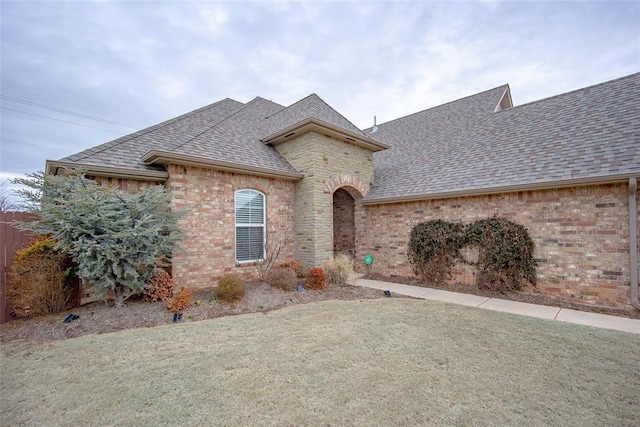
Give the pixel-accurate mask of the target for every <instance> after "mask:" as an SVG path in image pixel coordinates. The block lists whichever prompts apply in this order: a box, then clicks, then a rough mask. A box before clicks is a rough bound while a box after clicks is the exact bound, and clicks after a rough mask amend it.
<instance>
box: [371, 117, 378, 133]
mask: <svg viewBox="0 0 640 427" xmlns="http://www.w3.org/2000/svg"><path fill="white" fill-rule="evenodd" d="M377 131H378V125H376V116H373V129H371V133H374V132H377Z"/></svg>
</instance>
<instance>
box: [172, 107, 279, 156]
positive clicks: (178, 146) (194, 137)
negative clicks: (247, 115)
mask: <svg viewBox="0 0 640 427" xmlns="http://www.w3.org/2000/svg"><path fill="white" fill-rule="evenodd" d="M258 101H266V102H272V101H269V100H268V99H264V98H262V97H260V96H256V97H255V98H253V99H252V100H251V101H249V102H247V103H246V104H243V105H242V107H241V108H238V109H237V110H236V111H234V112H233V113H231V114H229V115H228V116H226V117H225V118H224V119H222V120H218V121H217V122H216V123H214V124H212V125H211V126H209V127H207V128H206V129H204V130H203V131H202V132H200V133H198V134H197V135H194V136H193V137H191V138H189V139H187V140H186V141H184V142H182V143H180V144H178V145H174V146H173V147H171V150H175V149H177V148H180V147H183V146H184V145H185V144H187V143H189V142H191V141H193V140H194V139H196V138H198V137H200V136H201V135H203V134H205V133H207V132H209V131H210V130H211V129H213V128H214V127H216V126H218V125H219V124H221V123H224V122H225V121H227V120H229V119H231V118H232V117H234V116H235V115H237V114H239V113H240V112H241V111H243V110H245V109H246V108H247V107H249V106H250V105H252V104H255V103H256V102H258ZM272 103H273V104H276V103H275V102H272ZM276 105H280V104H276ZM284 108H285V107H283V109H284Z"/></svg>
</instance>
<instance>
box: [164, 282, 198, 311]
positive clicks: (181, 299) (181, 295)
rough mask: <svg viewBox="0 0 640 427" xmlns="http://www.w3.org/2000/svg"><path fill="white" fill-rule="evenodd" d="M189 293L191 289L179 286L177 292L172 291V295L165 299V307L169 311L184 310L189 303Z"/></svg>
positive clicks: (191, 292)
mask: <svg viewBox="0 0 640 427" xmlns="http://www.w3.org/2000/svg"><path fill="white" fill-rule="evenodd" d="M191 295H193V291H192V290H191V289H188V288H185V287H184V286H183V287H181V288H180V290H179V291H178V292H174V294H173V296H172V297H171V298H170V299H169V300H168V301H167V308H168V309H169V311H171V312H174V313H177V312H179V311H183V310H186V309H187V308H188V307H189V305H190V304H191Z"/></svg>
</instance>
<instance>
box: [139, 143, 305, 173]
mask: <svg viewBox="0 0 640 427" xmlns="http://www.w3.org/2000/svg"><path fill="white" fill-rule="evenodd" d="M140 160H141V161H143V162H144V163H146V164H149V165H151V164H154V165H158V164H159V165H163V166H167V165H168V164H170V163H176V164H180V165H189V166H196V167H204V168H213V169H218V170H222V171H226V172H235V173H242V174H247V175H256V176H265V177H268V178H280V179H289V180H297V179H302V178H304V175H303V174H301V173H300V172H287V171H280V170H275V169H268V168H263V167H258V166H250V165H241V164H239V163H232V162H225V161H222V160H214V159H209V158H203V157H200V156H192V155H189V154H178V153H173V152H169V151H163V150H151V151H149V152H147V153H146V154H145V155H144V156H142V158H141V159H140Z"/></svg>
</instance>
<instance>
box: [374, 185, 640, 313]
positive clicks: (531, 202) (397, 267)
mask: <svg viewBox="0 0 640 427" xmlns="http://www.w3.org/2000/svg"><path fill="white" fill-rule="evenodd" d="M627 187H628V186H627V184H611V185H598V186H588V187H573V188H565V189H554V190H540V191H526V192H517V193H506V194H497V195H486V196H476V197H466V198H451V199H442V200H429V201H420V202H410V203H395V204H386V205H375V206H366V207H365V210H366V218H367V227H366V230H367V233H366V238H365V240H366V242H365V247H366V251H367V252H369V253H371V254H372V255H373V256H374V258H375V261H374V264H373V269H372V271H373V272H374V273H381V274H384V275H395V276H400V277H412V276H413V273H412V271H411V268H410V266H409V264H408V261H407V255H406V248H407V242H408V237H409V233H410V232H411V229H412V227H413V226H414V225H415V224H417V223H419V222H422V221H426V220H430V219H445V220H448V221H458V222H462V223H464V224H468V223H470V222H472V221H475V220H478V219H482V218H487V217H491V216H493V215H498V216H501V217H506V218H509V219H511V220H512V221H514V222H517V223H519V224H522V225H524V226H525V227H527V229H528V230H529V233H530V235H531V237H532V239H533V240H534V242H535V244H536V249H535V252H534V256H535V258H536V259H537V260H538V290H539V291H541V292H542V293H544V294H546V295H549V296H551V297H553V298H557V299H562V300H568V301H573V302H578V303H582V304H590V305H597V306H608V307H623V308H630V307H631V303H630V286H629V283H630V274H629V271H630V270H629V268H630V266H629V222H628V209H629V208H628V198H627ZM639 229H640V227H639ZM634 268H637V266H634Z"/></svg>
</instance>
